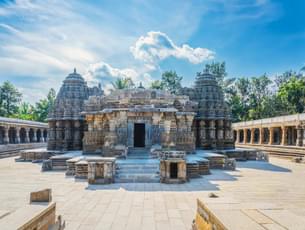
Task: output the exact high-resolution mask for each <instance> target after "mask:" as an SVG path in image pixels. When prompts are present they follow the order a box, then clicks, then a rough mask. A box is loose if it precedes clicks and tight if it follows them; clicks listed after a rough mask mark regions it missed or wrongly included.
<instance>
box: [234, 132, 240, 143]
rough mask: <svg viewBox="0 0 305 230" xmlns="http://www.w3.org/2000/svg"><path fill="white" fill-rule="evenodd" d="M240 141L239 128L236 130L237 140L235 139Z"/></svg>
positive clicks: (237, 141)
mask: <svg viewBox="0 0 305 230" xmlns="http://www.w3.org/2000/svg"><path fill="white" fill-rule="evenodd" d="M239 142H240V130H239V129H237V130H236V141H235V143H237V144H238V143H239Z"/></svg>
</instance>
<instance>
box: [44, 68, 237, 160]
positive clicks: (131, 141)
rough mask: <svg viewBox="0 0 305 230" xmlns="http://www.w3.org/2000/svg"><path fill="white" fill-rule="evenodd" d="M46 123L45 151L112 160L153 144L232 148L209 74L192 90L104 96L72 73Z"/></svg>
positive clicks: (135, 91)
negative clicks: (78, 151)
mask: <svg viewBox="0 0 305 230" xmlns="http://www.w3.org/2000/svg"><path fill="white" fill-rule="evenodd" d="M48 122H49V139H48V149H49V150H83V152H84V153H99V154H102V155H103V156H116V155H119V154H121V153H122V150H124V149H125V150H126V149H129V150H130V149H134V148H143V149H150V148H152V147H156V146H158V148H161V149H171V150H183V151H186V152H189V153H190V152H193V151H194V150H195V148H202V149H224V148H233V147H234V139H233V135H232V129H231V117H230V110H229V108H228V106H227V105H226V103H225V102H224V95H223V92H222V90H221V88H220V86H219V85H218V84H217V81H216V79H215V76H214V75H212V74H209V73H198V74H197V77H196V81H195V84H194V87H193V88H183V89H182V90H181V92H180V93H179V95H173V94H170V93H169V92H167V91H162V90H156V89H144V88H143V87H139V88H135V89H124V90H115V91H113V92H111V93H110V94H109V95H104V94H103V91H102V89H101V87H100V86H99V87H93V88H89V87H88V86H87V83H86V82H85V80H84V79H83V78H82V76H81V75H80V74H78V73H76V70H74V72H73V73H71V74H69V75H68V76H67V77H66V79H65V80H64V82H63V85H62V87H61V88H60V91H59V93H58V95H57V98H56V101H55V106H54V108H53V110H52V111H51V112H50V113H49V118H48ZM127 151H128V150H127Z"/></svg>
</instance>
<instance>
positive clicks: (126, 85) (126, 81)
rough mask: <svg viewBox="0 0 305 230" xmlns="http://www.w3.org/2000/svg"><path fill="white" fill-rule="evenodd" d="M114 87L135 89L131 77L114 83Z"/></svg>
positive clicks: (119, 79)
mask: <svg viewBox="0 0 305 230" xmlns="http://www.w3.org/2000/svg"><path fill="white" fill-rule="evenodd" d="M112 86H113V88H114V89H130V88H133V87H134V83H133V81H132V80H131V78H129V77H125V78H118V79H116V80H115V81H114V82H112Z"/></svg>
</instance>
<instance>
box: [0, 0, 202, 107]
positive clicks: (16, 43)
mask: <svg viewBox="0 0 305 230" xmlns="http://www.w3.org/2000/svg"><path fill="white" fill-rule="evenodd" d="M154 7H155V3H149V2H141V1H140V2H138V1H136V2H133V3H132V4H130V3H125V2H122V3H120V6H119V7H117V6H113V4H112V3H88V2H82V1H71V2H70V1H65V2H64V1H60V0H44V1H31V0H16V1H11V2H10V1H8V2H7V3H5V4H3V5H1V6H0V41H1V42H0V75H1V76H3V77H0V82H2V81H4V80H11V81H12V82H13V83H14V84H16V86H18V87H20V89H21V90H22V92H23V93H24V99H26V100H29V101H30V102H32V103H33V102H35V101H37V100H39V99H40V98H41V95H44V94H45V91H46V89H48V88H50V87H53V88H55V89H56V90H58V88H59V86H60V85H61V83H62V81H63V79H64V78H65V77H66V76H67V75H68V74H69V73H70V72H72V70H73V67H76V68H77V70H78V72H79V73H86V74H85V75H86V77H88V76H89V78H91V80H92V81H91V82H97V80H98V79H100V80H102V81H101V83H102V84H104V82H103V81H104V80H105V81H106V79H108V83H105V84H104V85H106V84H108V86H109V82H110V79H111V81H113V80H114V79H115V78H117V77H125V76H126V77H131V78H132V79H133V80H134V82H136V83H139V82H140V81H142V82H143V84H144V83H146V85H147V84H148V82H149V81H151V80H152V77H151V75H150V74H152V71H155V70H156V65H158V62H159V61H162V60H164V59H165V58H167V57H170V56H173V57H177V58H183V59H187V60H189V61H190V62H192V63H195V62H196V61H198V60H199V59H200V58H199V56H200V54H199V53H200V49H201V48H196V49H194V48H192V47H190V46H187V45H182V46H175V45H174V43H173V42H172V41H170V42H171V43H172V44H173V45H174V47H176V48H174V49H176V51H175V52H173V51H171V52H172V54H170V55H169V53H168V51H166V52H164V54H162V52H163V51H160V50H159V51H160V54H158V55H160V58H157V59H158V60H156V59H154V61H153V62H149V61H146V62H144V63H143V62H141V61H138V60H137V59H135V58H133V56H132V55H131V53H130V49H129V47H130V46H131V45H132V44H133V42H134V41H136V40H137V39H138V38H139V35H143V34H144V33H145V31H148V30H150V29H151V28H158V30H161V31H166V32H167V33H170V34H171V35H173V36H174V37H175V40H176V41H183V40H186V39H188V37H189V36H190V35H191V34H192V33H193V32H194V31H195V30H196V29H197V27H198V25H199V23H200V18H201V16H200V15H201V14H202V11H201V10H200V9H199V8H198V7H195V8H194V7H193V5H192V3H189V2H177V3H175V9H176V10H175V11H172V12H169V11H168V8H169V7H172V3H171V2H168V3H166V2H162V4H160V5H159V6H158V9H157V10H156V9H155V8H154ZM122 9H123V10H122ZM130 12H132V13H130ZM117 15H120V17H117ZM152 15H154V17H151V16H152ZM161 20H162V22H163V23H160V21H161ZM130 25H133V26H132V27H130ZM181 27H184V28H185V29H184V30H183V31H182V30H180V28H181ZM165 36H166V35H165ZM166 37H167V36H166ZM164 42H165V41H164ZM196 52H197V53H196ZM158 55H157V56H158ZM100 60H107V63H113V66H111V65H109V64H107V63H105V62H99V61H100ZM92 63H95V64H92ZM88 66H89V67H88ZM118 66H123V67H126V68H122V69H119V68H117V67H118ZM127 67H128V68H127ZM87 70H88V71H87ZM86 71H87V72H86ZM90 71H91V72H90ZM154 73H156V72H154ZM157 74H158V75H159V73H157ZM157 74H156V75H157ZM152 75H153V74H152ZM102 76H103V77H102ZM27 77H31V78H30V79H27ZM29 82H30V83H31V84H32V86H29V87H28V89H26V88H27V84H26V83H29ZM106 82H107V81H106ZM44 83H45V84H44ZM23 85H24V87H23ZM105 87H106V86H105ZM34 95H37V96H36V97H35V96H34Z"/></svg>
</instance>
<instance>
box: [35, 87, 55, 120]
mask: <svg viewBox="0 0 305 230" xmlns="http://www.w3.org/2000/svg"><path fill="white" fill-rule="evenodd" d="M55 98H56V93H55V90H54V89H52V88H51V89H50V90H49V92H48V95H47V97H46V98H45V99H41V100H40V101H39V102H37V103H36V105H35V108H34V119H35V120H36V121H42V122H45V121H46V120H47V118H48V113H49V111H50V110H51V108H52V107H53V106H54V102H55Z"/></svg>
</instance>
